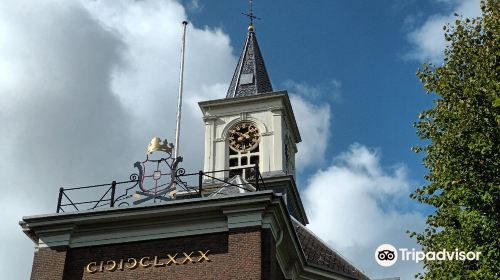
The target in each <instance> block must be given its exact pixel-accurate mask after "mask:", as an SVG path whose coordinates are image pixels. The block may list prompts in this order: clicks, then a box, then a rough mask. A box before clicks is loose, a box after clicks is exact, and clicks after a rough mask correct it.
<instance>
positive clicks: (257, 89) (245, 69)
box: [226, 25, 273, 98]
mask: <svg viewBox="0 0 500 280" xmlns="http://www.w3.org/2000/svg"><path fill="white" fill-rule="evenodd" d="M272 91H273V87H272V86H271V81H270V80H269V76H268V75H267V70H266V66H265V65H264V58H263V57H262V53H261V52H260V49H259V44H258V43H257V37H256V36H255V32H254V27H253V25H250V26H249V27H248V34H247V39H246V41H245V46H244V47H243V50H242V51H241V55H240V60H239V61H238V65H237V66H236V70H235V71H234V75H233V79H232V80H231V85H230V86H229V90H228V91H227V95H226V98H234V97H240V96H249V95H257V94H261V93H266V92H272Z"/></svg>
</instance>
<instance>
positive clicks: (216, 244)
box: [31, 228, 283, 280]
mask: <svg viewBox="0 0 500 280" xmlns="http://www.w3.org/2000/svg"><path fill="white" fill-rule="evenodd" d="M273 245H274V240H272V235H271V233H270V232H268V231H266V230H262V229H260V228H246V229H241V230H237V231H230V232H225V233H216V234H206V235H197V236H188V237H180V238H169V239H160V240H153V241H141V242H131V243H122V244H114V245H103V246H93V247H84V248H75V249H69V250H67V251H66V248H64V247H62V248H61V247H59V248H42V249H40V250H39V251H38V252H36V253H35V259H34V262H33V270H32V275H31V279H37V280H38V279H47V280H49V279H50V280H57V279H68V280H79V279H82V280H83V279H89V280H90V279H92V280H95V279H110V280H113V279H116V280H131V279H134V280H135V279H176V280H178V279H197V280H198V279H245V280H246V279H249V280H252V279H255V280H257V279H283V277H282V275H281V271H279V267H278V265H277V263H276V259H275V249H274V246H273ZM207 251H208V252H207ZM263 252H264V254H263ZM141 260H142V261H141ZM89 264H90V265H89ZM88 270H89V271H90V272H89V271H88ZM109 270H112V271H109Z"/></svg>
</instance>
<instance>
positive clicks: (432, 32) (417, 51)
mask: <svg viewBox="0 0 500 280" xmlns="http://www.w3.org/2000/svg"><path fill="white" fill-rule="evenodd" d="M437 1H438V2H444V3H446V4H447V6H448V7H449V9H450V10H451V11H450V12H447V13H440V14H435V15H431V16H429V17H428V18H427V20H426V21H425V22H424V23H423V24H422V26H419V27H417V28H415V29H414V30H413V31H411V32H410V33H409V34H408V40H409V42H410V43H411V44H412V45H413V50H411V51H410V52H409V53H408V54H407V58H409V59H416V60H419V61H421V62H427V61H430V62H433V63H439V62H441V61H442V59H443V51H444V49H445V47H446V45H447V43H446V41H445V39H444V31H443V26H444V25H446V24H447V23H453V22H454V21H455V19H456V18H455V16H454V15H453V14H454V13H458V14H460V15H463V16H464V17H477V16H480V15H481V9H480V6H479V3H480V0H437Z"/></svg>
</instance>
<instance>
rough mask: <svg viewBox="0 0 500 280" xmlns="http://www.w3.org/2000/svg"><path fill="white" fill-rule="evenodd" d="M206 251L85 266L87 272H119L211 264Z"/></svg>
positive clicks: (104, 261)
mask: <svg viewBox="0 0 500 280" xmlns="http://www.w3.org/2000/svg"><path fill="white" fill-rule="evenodd" d="M209 252H210V250H206V251H193V252H181V253H175V254H172V253H171V254H164V255H163V256H144V257H142V258H123V259H118V260H102V261H93V262H90V263H88V264H87V265H86V266H85V272H87V273H97V272H113V271H117V270H121V271H123V270H133V269H145V268H155V267H170V266H176V265H187V264H190V263H202V262H210V261H211V260H210V258H209V257H208V253H209Z"/></svg>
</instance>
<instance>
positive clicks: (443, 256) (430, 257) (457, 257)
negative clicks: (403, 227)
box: [375, 244, 481, 267]
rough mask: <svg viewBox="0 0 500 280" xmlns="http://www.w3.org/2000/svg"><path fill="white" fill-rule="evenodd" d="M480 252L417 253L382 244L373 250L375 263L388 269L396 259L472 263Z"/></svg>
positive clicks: (456, 250) (445, 251)
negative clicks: (466, 261)
mask: <svg viewBox="0 0 500 280" xmlns="http://www.w3.org/2000/svg"><path fill="white" fill-rule="evenodd" d="M480 255H481V252H472V251H470V252H465V251H459V250H458V249H455V250H454V251H448V250H446V249H443V250H440V251H437V252H435V251H429V252H423V251H417V250H415V248H412V249H408V248H399V249H396V247H394V246H392V245H391V244H382V245H380V246H378V247H377V249H376V250H375V260H376V261H377V263H378V264H379V265H381V266H384V267H389V266H392V265H394V264H395V263H396V262H397V261H398V259H399V260H400V261H412V262H415V263H419V262H421V261H423V260H427V261H436V260H437V261H465V260H468V261H472V260H476V261H477V260H479V257H480Z"/></svg>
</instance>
